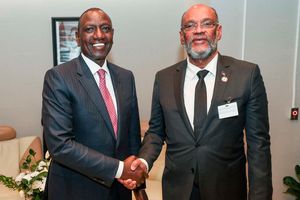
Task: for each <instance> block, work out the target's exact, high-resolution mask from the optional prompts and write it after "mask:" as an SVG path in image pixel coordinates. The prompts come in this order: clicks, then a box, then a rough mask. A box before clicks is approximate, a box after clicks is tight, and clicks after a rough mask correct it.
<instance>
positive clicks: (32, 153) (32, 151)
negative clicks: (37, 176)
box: [29, 149, 36, 157]
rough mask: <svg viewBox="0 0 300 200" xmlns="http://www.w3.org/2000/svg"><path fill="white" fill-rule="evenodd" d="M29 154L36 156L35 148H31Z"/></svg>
mask: <svg viewBox="0 0 300 200" xmlns="http://www.w3.org/2000/svg"><path fill="white" fill-rule="evenodd" d="M29 154H30V155H32V156H33V157H34V156H35V154H36V152H35V151H34V150H33V149H29Z"/></svg>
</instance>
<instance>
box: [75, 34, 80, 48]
mask: <svg viewBox="0 0 300 200" xmlns="http://www.w3.org/2000/svg"><path fill="white" fill-rule="evenodd" d="M75 36H76V42H77V46H80V37H79V33H78V31H76V33H75Z"/></svg>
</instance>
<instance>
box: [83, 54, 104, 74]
mask: <svg viewBox="0 0 300 200" xmlns="http://www.w3.org/2000/svg"><path fill="white" fill-rule="evenodd" d="M81 56H82V58H83V60H84V61H85V63H86V64H87V66H88V67H89V69H90V71H91V72H92V74H93V75H94V74H96V73H97V72H98V71H99V69H103V70H105V72H106V74H109V70H108V67H107V61H106V60H105V61H104V63H103V66H102V67H100V66H99V65H98V64H97V63H95V62H94V61H92V60H91V59H89V58H88V57H86V56H85V55H84V54H83V53H81Z"/></svg>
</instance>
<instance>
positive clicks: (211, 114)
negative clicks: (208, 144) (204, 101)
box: [197, 55, 231, 141]
mask: <svg viewBox="0 0 300 200" xmlns="http://www.w3.org/2000/svg"><path fill="white" fill-rule="evenodd" d="M230 75H231V70H230V66H229V65H228V64H226V61H225V60H224V57H223V56H221V55H219V59H218V63H217V71H216V79H215V86H214V92H213V97H212V100H211V105H210V108H209V111H208V114H207V117H206V119H205V122H204V126H203V130H204V131H202V132H201V134H200V135H199V137H198V139H197V140H198V141H199V140H200V139H201V138H202V137H203V135H204V134H206V132H207V130H208V127H207V126H208V125H209V124H211V123H210V122H212V121H213V120H214V119H215V118H216V117H219V115H218V106H220V102H221V105H223V104H225V103H226V102H225V100H226V99H224V93H225V91H226V89H227V85H228V82H229V81H230ZM224 77H225V78H224ZM216 115H217V116H216Z"/></svg>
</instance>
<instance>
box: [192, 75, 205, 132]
mask: <svg viewBox="0 0 300 200" xmlns="http://www.w3.org/2000/svg"><path fill="white" fill-rule="evenodd" d="M207 73H208V71H207V70H201V71H199V72H198V73H197V76H198V77H199V80H198V82H197V85H196V89H195V107H194V133H195V136H198V134H199V131H200V129H201V127H202V125H203V122H204V120H205V118H206V116H207V96H206V86H205V82H204V77H205V76H206V75H207Z"/></svg>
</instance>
